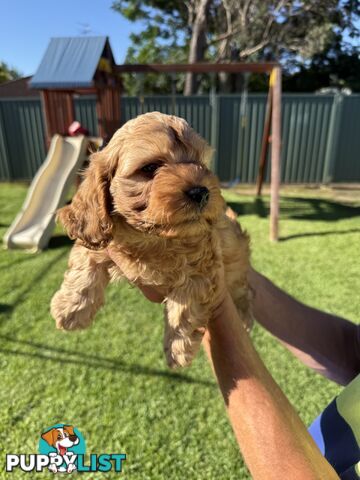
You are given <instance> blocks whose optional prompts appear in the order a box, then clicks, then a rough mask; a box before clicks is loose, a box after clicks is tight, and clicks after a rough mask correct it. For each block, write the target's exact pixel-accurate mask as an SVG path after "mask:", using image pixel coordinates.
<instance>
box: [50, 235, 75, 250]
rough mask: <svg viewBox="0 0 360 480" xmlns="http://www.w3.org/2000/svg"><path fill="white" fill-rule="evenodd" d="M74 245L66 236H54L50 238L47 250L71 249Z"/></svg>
mask: <svg viewBox="0 0 360 480" xmlns="http://www.w3.org/2000/svg"><path fill="white" fill-rule="evenodd" d="M73 244H74V241H73V240H70V238H69V237H67V236H66V235H55V236H54V237H51V238H50V241H49V245H48V247H47V248H48V249H50V250H55V249H56V248H62V247H71V246H72V245H73Z"/></svg>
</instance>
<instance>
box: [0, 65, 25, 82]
mask: <svg viewBox="0 0 360 480" xmlns="http://www.w3.org/2000/svg"><path fill="white" fill-rule="evenodd" d="M19 77H21V73H20V72H19V71H18V70H16V69H15V68H11V67H9V65H8V64H7V63H5V62H0V83H4V82H8V81H9V80H15V79H16V78H19Z"/></svg>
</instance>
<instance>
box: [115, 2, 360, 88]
mask: <svg viewBox="0 0 360 480" xmlns="http://www.w3.org/2000/svg"><path fill="white" fill-rule="evenodd" d="M113 8H114V9H115V10H116V11H118V12H119V13H121V14H122V15H124V16H125V17H126V18H127V19H129V20H131V21H142V22H143V24H144V30H143V32H142V33H140V34H138V35H133V36H132V41H133V45H132V50H131V56H128V58H130V57H131V60H133V61H140V59H142V62H157V61H158V62H175V61H187V62H189V63H192V62H199V61H204V60H207V61H214V62H229V61H250V60H252V61H255V60H257V61H264V60H278V61H280V62H281V63H282V64H283V65H284V66H285V70H286V71H288V72H291V71H294V70H296V69H299V68H300V67H301V66H304V67H306V65H308V64H309V62H310V61H311V59H312V58H313V57H314V56H315V55H317V54H320V53H321V52H323V51H324V49H325V48H326V46H327V45H328V44H329V43H330V42H331V41H332V39H333V38H334V36H338V37H340V39H341V40H340V44H341V45H342V43H343V40H344V38H345V37H346V36H350V37H351V36H353V37H355V36H356V35H359V30H358V28H357V27H356V20H357V19H359V15H360V5H359V2H356V1H353V0H303V1H299V0H185V1H180V0H143V1H139V0H116V1H115V2H114V3H113ZM149 45H152V47H151V49H149ZM149 50H151V55H149ZM194 77H195V76H194V75H192V74H188V75H187V77H186V81H185V89H184V93H186V94H190V93H194V92H196V91H197V90H198V88H199V82H198V81H196V78H194ZM232 78H233V77H231V76H229V75H222V76H221V77H220V84H221V88H222V89H229V88H231V85H232V83H231V79H232ZM233 85H234V84H233Z"/></svg>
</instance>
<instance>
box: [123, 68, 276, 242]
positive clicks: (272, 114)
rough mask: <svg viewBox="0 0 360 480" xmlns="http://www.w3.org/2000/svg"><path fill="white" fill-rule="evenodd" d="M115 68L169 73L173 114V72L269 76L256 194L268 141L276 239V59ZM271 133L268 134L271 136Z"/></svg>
mask: <svg viewBox="0 0 360 480" xmlns="http://www.w3.org/2000/svg"><path fill="white" fill-rule="evenodd" d="M115 70H116V72H117V73H119V74H123V73H138V74H146V73H158V74H160V73H165V74H170V75H172V96H171V98H172V110H173V113H175V109H176V103H175V80H174V78H175V77H174V75H175V74H176V73H193V74H200V73H214V74H216V73H220V72H226V73H244V74H245V75H248V74H250V73H264V74H269V75H270V80H269V92H268V97H267V102H266V112H265V123H264V131H263V137H262V142H261V151H260V160H259V170H258V175H257V181H256V193H257V195H258V196H261V192H262V186H263V183H264V177H265V171H266V164H267V158H268V149H269V144H271V150H270V156H271V175H270V179H271V186H270V240H272V241H277V240H278V237H279V201H280V195H279V190H280V174H281V170H280V157H281V67H280V65H279V64H278V63H276V62H262V63H212V64H211V63H193V64H168V65H163V64H147V65H144V64H133V65H116V66H115ZM246 83H247V79H245V88H244V91H243V95H242V99H241V106H240V114H241V119H242V122H243V121H244V118H245V107H246V96H247V87H246ZM139 101H140V110H141V113H143V110H144V97H143V92H140V95H139ZM270 134H271V136H270Z"/></svg>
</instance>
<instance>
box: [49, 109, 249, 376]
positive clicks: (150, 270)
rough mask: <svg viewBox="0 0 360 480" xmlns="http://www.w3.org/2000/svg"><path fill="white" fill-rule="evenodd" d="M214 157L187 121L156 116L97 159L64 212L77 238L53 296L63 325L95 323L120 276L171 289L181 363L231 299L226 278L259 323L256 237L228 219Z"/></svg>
mask: <svg viewBox="0 0 360 480" xmlns="http://www.w3.org/2000/svg"><path fill="white" fill-rule="evenodd" d="M211 154H212V150H211V148H210V147H209V146H208V144H207V143H206V142H205V140H204V139H202V138H201V137H200V136H199V135H198V134H197V133H195V131H194V130H193V129H192V128H190V126H189V125H188V124H187V123H186V121H185V120H183V119H181V118H178V117H175V116H170V115H164V114H161V113H159V112H152V113H147V114H144V115H140V116H139V117H137V118H136V119H133V120H130V121H129V122H127V123H126V124H125V125H124V126H123V127H122V128H120V129H119V130H118V131H117V132H116V133H115V134H114V136H113V138H112V140H111V141H110V143H109V144H108V145H107V146H106V147H105V148H104V149H103V150H102V151H100V152H97V153H94V154H93V155H92V156H91V160H90V165H89V167H88V169H87V170H86V172H85V174H84V180H83V182H82V184H81V185H80V187H79V189H78V191H77V193H76V195H75V196H74V198H73V200H72V203H71V204H70V205H69V206H66V207H64V208H63V209H61V210H60V212H59V214H58V217H59V219H60V221H61V222H62V224H63V225H64V226H65V228H66V230H67V232H68V234H69V236H70V238H72V239H76V242H75V245H74V247H73V249H72V251H71V253H70V259H69V269H68V270H67V272H66V273H65V278H64V281H63V283H62V286H61V288H60V290H59V291H58V292H57V293H56V294H55V296H54V297H53V299H52V302H51V313H52V315H53V317H54V318H55V320H56V324H57V327H58V328H60V329H66V330H73V329H79V328H86V327H88V326H89V325H90V323H91V321H92V320H93V318H94V316H95V314H96V312H97V310H98V309H99V308H100V306H101V305H102V304H103V302H104V290H105V287H106V285H107V284H108V282H109V281H110V280H117V279H120V278H126V279H127V280H128V281H129V282H131V283H141V284H142V285H147V286H152V287H154V288H156V289H157V290H158V291H159V292H160V293H162V294H163V295H164V297H165V301H164V303H165V335H164V349H165V354H166V359H167V363H168V365H169V366H171V367H174V366H185V365H188V364H189V363H190V362H191V361H192V359H193V358H194V356H195V354H196V352H197V351H198V349H199V347H200V344H201V340H202V337H203V334H204V331H205V327H206V325H207V323H208V320H209V318H210V317H211V314H212V312H213V311H214V308H216V306H218V305H219V303H220V302H221V300H222V298H223V294H224V292H223V291H222V290H221V287H220V286H221V285H223V284H224V282H222V281H221V280H222V278H224V277H225V283H226V285H227V288H228V290H229V292H230V294H231V296H232V298H233V300H234V302H235V304H236V306H237V309H238V311H239V314H240V316H241V318H242V319H243V322H244V324H245V325H247V326H249V325H250V324H251V321H252V320H251V319H252V314H251V306H250V304H251V302H250V289H249V286H248V282H247V272H248V269H249V255H250V254H249V239H248V236H247V235H246V234H245V233H244V232H243V231H241V229H240V226H239V224H238V223H237V221H236V218H235V219H234V218H233V215H231V214H230V216H227V215H226V204H225V202H224V199H223V198H222V196H221V192H220V187H219V182H218V180H217V178H216V176H215V175H214V174H213V173H211V171H210V170H209V169H208V164H209V161H210V157H211ZM230 217H231V218H230ZM108 247H109V248H111V250H112V257H113V258H114V255H113V254H114V252H115V254H116V258H117V261H116V264H115V263H114V262H113V261H112V260H111V259H110V257H109V255H108V252H107V248H108Z"/></svg>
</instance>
